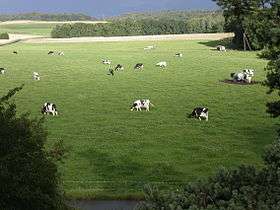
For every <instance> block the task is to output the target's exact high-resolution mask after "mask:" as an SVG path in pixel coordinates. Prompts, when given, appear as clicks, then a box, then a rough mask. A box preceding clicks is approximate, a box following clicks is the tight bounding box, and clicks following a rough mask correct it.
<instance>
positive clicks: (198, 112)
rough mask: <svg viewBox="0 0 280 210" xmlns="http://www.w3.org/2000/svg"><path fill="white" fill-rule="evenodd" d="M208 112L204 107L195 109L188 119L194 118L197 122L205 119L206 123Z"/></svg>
mask: <svg viewBox="0 0 280 210" xmlns="http://www.w3.org/2000/svg"><path fill="white" fill-rule="evenodd" d="M208 111H209V110H208V108H206V107H196V108H194V110H193V111H192V113H191V114H190V115H189V117H195V118H197V119H199V120H201V119H205V120H206V121H208Z"/></svg>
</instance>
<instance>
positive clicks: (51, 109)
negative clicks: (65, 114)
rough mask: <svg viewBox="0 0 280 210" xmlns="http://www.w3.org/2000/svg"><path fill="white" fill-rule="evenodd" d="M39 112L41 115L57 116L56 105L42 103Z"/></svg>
mask: <svg viewBox="0 0 280 210" xmlns="http://www.w3.org/2000/svg"><path fill="white" fill-rule="evenodd" d="M41 112H42V114H51V115H58V111H57V109H56V105H55V104H53V103H49V102H47V103H44V105H43V107H42V111H41Z"/></svg>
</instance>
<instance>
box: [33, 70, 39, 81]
mask: <svg viewBox="0 0 280 210" xmlns="http://www.w3.org/2000/svg"><path fill="white" fill-rule="evenodd" d="M33 79H34V80H40V75H39V73H37V72H33Z"/></svg>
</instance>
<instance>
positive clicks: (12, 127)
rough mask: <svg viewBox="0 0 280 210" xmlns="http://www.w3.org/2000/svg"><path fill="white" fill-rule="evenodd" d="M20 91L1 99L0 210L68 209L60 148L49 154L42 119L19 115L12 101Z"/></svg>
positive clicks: (14, 91)
mask: <svg viewBox="0 0 280 210" xmlns="http://www.w3.org/2000/svg"><path fill="white" fill-rule="evenodd" d="M21 89H22V86H21V87H18V88H15V89H13V90H11V91H9V93H8V94H7V95H5V96H3V97H2V98H0V186H1V187H0V209H5V210H15V209H17V210H21V209H22V210H26V209H28V210H37V209H42V210H44V209H46V210H58V209H65V206H64V200H63V193H62V191H61V189H60V181H59V174H58V171H57V165H56V159H60V158H61V157H62V156H63V153H61V152H59V151H60V148H61V145H60V144H57V145H56V146H55V149H54V150H51V151H46V150H45V148H44V146H45V143H46V140H47V133H46V131H45V129H44V127H43V120H42V119H41V120H36V119H30V118H29V115H28V114H23V115H21V116H18V115H17V113H16V105H15V103H14V102H11V101H10V98H11V97H12V96H14V95H15V94H16V93H17V92H18V91H20V90H21ZM55 158H56V159H55Z"/></svg>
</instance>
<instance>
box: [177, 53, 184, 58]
mask: <svg viewBox="0 0 280 210" xmlns="http://www.w3.org/2000/svg"><path fill="white" fill-rule="evenodd" d="M175 57H178V58H182V57H183V54H182V53H176V54H175Z"/></svg>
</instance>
